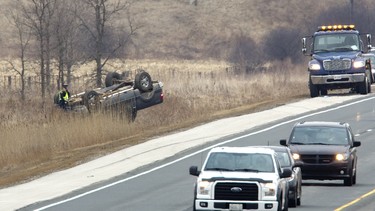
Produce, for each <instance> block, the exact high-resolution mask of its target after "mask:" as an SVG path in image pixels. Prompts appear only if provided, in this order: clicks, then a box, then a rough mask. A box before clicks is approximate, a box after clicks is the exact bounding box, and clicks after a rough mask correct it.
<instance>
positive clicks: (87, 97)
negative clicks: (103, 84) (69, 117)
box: [83, 90, 99, 112]
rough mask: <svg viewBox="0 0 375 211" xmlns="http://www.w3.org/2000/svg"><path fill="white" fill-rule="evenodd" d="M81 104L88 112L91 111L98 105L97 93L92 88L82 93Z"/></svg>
mask: <svg viewBox="0 0 375 211" xmlns="http://www.w3.org/2000/svg"><path fill="white" fill-rule="evenodd" d="M83 104H84V105H85V106H86V108H87V110H88V111H89V112H92V111H94V110H96V109H98V107H99V93H97V92H96V91H94V90H91V91H88V92H85V94H84V95H83Z"/></svg>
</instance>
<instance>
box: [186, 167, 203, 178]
mask: <svg viewBox="0 0 375 211" xmlns="http://www.w3.org/2000/svg"><path fill="white" fill-rule="evenodd" d="M189 173H190V174H191V175H193V176H199V174H200V173H201V172H200V171H198V167H197V166H190V168H189Z"/></svg>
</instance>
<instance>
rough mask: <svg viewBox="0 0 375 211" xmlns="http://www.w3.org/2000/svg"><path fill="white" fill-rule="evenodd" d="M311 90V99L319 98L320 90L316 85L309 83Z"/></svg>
mask: <svg viewBox="0 0 375 211" xmlns="http://www.w3.org/2000/svg"><path fill="white" fill-rule="evenodd" d="M309 89H310V97H318V96H319V89H318V87H317V86H316V85H314V84H312V83H311V81H309Z"/></svg>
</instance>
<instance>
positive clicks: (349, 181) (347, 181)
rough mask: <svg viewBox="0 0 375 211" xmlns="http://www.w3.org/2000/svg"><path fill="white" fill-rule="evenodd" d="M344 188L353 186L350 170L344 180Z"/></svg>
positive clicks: (351, 171)
mask: <svg viewBox="0 0 375 211" xmlns="http://www.w3.org/2000/svg"><path fill="white" fill-rule="evenodd" d="M344 185H345V186H352V185H353V170H350V176H349V177H348V178H346V179H344Z"/></svg>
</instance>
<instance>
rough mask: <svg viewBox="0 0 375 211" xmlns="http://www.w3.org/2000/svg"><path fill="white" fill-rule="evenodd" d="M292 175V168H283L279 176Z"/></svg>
mask: <svg viewBox="0 0 375 211" xmlns="http://www.w3.org/2000/svg"><path fill="white" fill-rule="evenodd" d="M291 176H292V170H290V169H289V168H283V172H282V173H281V175H280V177H281V178H287V177H291Z"/></svg>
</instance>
